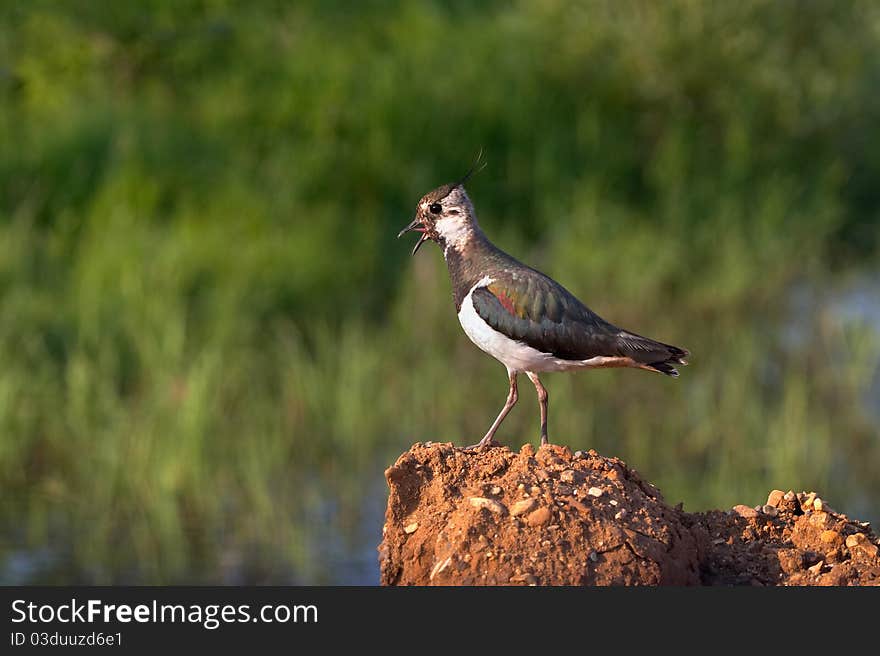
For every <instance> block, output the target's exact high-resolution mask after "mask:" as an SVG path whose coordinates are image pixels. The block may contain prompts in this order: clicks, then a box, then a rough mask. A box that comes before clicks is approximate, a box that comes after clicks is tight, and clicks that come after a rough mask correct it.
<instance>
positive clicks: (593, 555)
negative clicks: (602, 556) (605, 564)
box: [590, 551, 599, 563]
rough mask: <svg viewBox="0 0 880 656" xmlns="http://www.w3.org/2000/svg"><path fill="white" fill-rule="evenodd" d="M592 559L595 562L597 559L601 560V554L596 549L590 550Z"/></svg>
mask: <svg viewBox="0 0 880 656" xmlns="http://www.w3.org/2000/svg"><path fill="white" fill-rule="evenodd" d="M590 560H592V561H593V562H594V563H595V562H596V561H597V560H599V554H597V553H596V552H595V551H591V552H590Z"/></svg>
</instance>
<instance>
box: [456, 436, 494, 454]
mask: <svg viewBox="0 0 880 656" xmlns="http://www.w3.org/2000/svg"><path fill="white" fill-rule="evenodd" d="M493 446H501V443H500V442H496V441H495V440H494V439H492V438H491V437H490V438H489V439H488V440H487V439H486V438H485V437H484V438H483V439H482V440H480V441H479V442H477V443H476V444H471V445H470V446H466V447H464V450H465V451H477V450H478V449H481V448H482V447H486V448H492V447H493Z"/></svg>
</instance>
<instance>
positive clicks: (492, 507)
mask: <svg viewBox="0 0 880 656" xmlns="http://www.w3.org/2000/svg"><path fill="white" fill-rule="evenodd" d="M471 505H472V506H474V507H475V508H485V509H486V510H489V511H490V512H493V513H495V514H496V515H503V514H504V512H505V510H506V509H505V508H504V506H503V505H501V504H500V503H498V502H497V501H495V499H487V498H486V497H471Z"/></svg>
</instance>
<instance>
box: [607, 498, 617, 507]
mask: <svg viewBox="0 0 880 656" xmlns="http://www.w3.org/2000/svg"><path fill="white" fill-rule="evenodd" d="M609 503H610V504H611V505H612V506H616V505H617V499H612V500H611V501H609Z"/></svg>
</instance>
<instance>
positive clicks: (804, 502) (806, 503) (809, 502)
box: [801, 492, 816, 510]
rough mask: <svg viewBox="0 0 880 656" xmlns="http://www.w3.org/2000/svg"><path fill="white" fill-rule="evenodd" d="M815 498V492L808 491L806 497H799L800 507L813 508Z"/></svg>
mask: <svg viewBox="0 0 880 656" xmlns="http://www.w3.org/2000/svg"><path fill="white" fill-rule="evenodd" d="M815 500H816V493H815V492H810V493H809V494H808V495H807V496H806V497H804V498H803V499H801V507H802V508H803V509H804V510H806V509H807V508H810V509H811V510H812V508H813V502H814V501H815Z"/></svg>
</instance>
